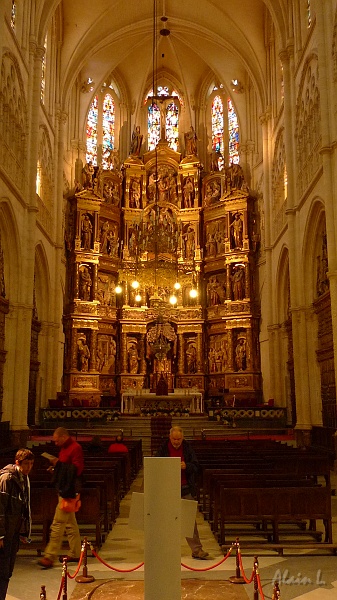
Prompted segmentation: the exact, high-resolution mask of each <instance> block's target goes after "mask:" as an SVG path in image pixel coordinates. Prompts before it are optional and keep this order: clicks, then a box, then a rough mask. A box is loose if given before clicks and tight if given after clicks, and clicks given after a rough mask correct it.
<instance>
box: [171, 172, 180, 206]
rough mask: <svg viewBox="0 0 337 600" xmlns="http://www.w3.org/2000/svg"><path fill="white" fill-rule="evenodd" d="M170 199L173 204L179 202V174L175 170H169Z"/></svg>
mask: <svg viewBox="0 0 337 600" xmlns="http://www.w3.org/2000/svg"><path fill="white" fill-rule="evenodd" d="M169 201H170V202H172V204H177V202H178V192H177V175H176V174H175V172H174V171H173V170H172V171H169Z"/></svg>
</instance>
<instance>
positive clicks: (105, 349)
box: [96, 335, 117, 375]
mask: <svg viewBox="0 0 337 600" xmlns="http://www.w3.org/2000/svg"><path fill="white" fill-rule="evenodd" d="M116 352H117V347H116V341H115V339H114V338H113V336H112V335H99V336H98V342H97V357H96V366H97V371H99V372H100V373H102V375H105V374H107V375H114V374H115V372H116Z"/></svg>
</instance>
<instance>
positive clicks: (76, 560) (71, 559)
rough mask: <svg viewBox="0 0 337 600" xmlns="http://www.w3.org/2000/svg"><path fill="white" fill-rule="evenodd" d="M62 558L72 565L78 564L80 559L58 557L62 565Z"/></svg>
mask: <svg viewBox="0 0 337 600" xmlns="http://www.w3.org/2000/svg"><path fill="white" fill-rule="evenodd" d="M64 558H66V559H67V562H68V563H70V562H72V563H78V562H79V561H80V559H79V558H74V557H73V556H60V557H59V561H60V563H63V559H64Z"/></svg>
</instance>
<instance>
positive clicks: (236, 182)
mask: <svg viewBox="0 0 337 600" xmlns="http://www.w3.org/2000/svg"><path fill="white" fill-rule="evenodd" d="M241 189H244V190H245V191H246V189H247V186H246V184H245V180H244V176H243V169H242V167H241V165H238V164H235V163H234V164H231V165H230V167H227V169H226V191H227V192H230V191H231V190H241Z"/></svg>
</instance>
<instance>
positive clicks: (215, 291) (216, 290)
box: [207, 275, 226, 306]
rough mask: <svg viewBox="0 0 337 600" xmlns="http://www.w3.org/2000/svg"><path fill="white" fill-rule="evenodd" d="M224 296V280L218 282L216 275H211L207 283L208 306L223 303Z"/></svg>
mask: <svg viewBox="0 0 337 600" xmlns="http://www.w3.org/2000/svg"><path fill="white" fill-rule="evenodd" d="M225 297H226V286H225V282H220V281H219V280H218V277H217V276H216V275H212V276H211V277H210V278H209V280H208V283H207V298H208V306H217V305H219V304H223V302H224V300H225Z"/></svg>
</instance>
